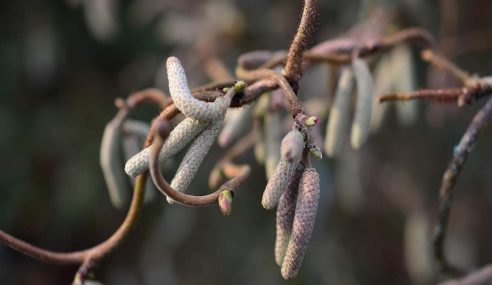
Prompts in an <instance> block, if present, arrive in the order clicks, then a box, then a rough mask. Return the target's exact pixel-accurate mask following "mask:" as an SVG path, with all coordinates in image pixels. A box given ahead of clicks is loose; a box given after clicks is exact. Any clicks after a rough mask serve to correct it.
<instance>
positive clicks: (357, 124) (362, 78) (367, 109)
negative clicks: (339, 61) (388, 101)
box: [350, 58, 374, 149]
mask: <svg viewBox="0 0 492 285" xmlns="http://www.w3.org/2000/svg"><path fill="white" fill-rule="evenodd" d="M352 68H353V70H354V76H355V81H356V82H357V105H356V108H355V114H354V120H353V122H352V133H351V137H350V141H351V143H352V147H353V148H354V149H359V148H360V147H361V146H362V144H364V142H365V141H366V139H367V137H368V135H369V131H370V127H371V114H372V98H373V97H374V96H373V94H374V87H373V80H372V76H371V73H370V71H369V67H368V66H367V64H366V63H365V61H364V60H362V59H359V58H356V59H354V61H353V62H352Z"/></svg>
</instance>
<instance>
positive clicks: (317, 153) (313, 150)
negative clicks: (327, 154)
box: [309, 146, 323, 160]
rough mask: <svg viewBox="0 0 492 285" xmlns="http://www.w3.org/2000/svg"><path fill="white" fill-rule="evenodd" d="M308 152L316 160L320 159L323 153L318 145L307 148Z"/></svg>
mask: <svg viewBox="0 0 492 285" xmlns="http://www.w3.org/2000/svg"><path fill="white" fill-rule="evenodd" d="M309 153H310V154H311V156H312V157H313V158H314V159H316V160H320V159H322V158H323V154H322V153H321V149H319V147H317V146H315V147H312V148H311V149H310V150H309Z"/></svg>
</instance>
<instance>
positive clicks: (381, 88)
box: [371, 57, 395, 133]
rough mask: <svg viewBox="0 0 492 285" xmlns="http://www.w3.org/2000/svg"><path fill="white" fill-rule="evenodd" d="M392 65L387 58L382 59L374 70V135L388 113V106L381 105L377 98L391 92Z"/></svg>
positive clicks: (372, 126)
mask: <svg viewBox="0 0 492 285" xmlns="http://www.w3.org/2000/svg"><path fill="white" fill-rule="evenodd" d="M393 66H394V65H393V64H392V63H391V60H390V59H389V58H388V57H383V58H382V59H381V60H380V61H379V62H378V63H377V65H376V68H375V69H374V94H375V95H376V96H374V98H373V100H372V118H371V132H372V133H375V132H377V131H378V130H379V129H380V128H381V125H382V124H383V121H384V118H385V116H386V113H387V111H388V104H381V103H380V102H379V100H378V98H377V96H380V95H383V94H387V93H390V92H392V86H393V81H394V77H393V74H394V73H395V71H394V70H393Z"/></svg>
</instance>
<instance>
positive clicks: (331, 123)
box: [324, 67, 354, 157]
mask: <svg viewBox="0 0 492 285" xmlns="http://www.w3.org/2000/svg"><path fill="white" fill-rule="evenodd" d="M353 78H354V75H353V73H352V70H351V69H350V67H344V68H343V70H342V74H341V75H340V79H339V80H338V85H337V91H336V94H335V102H334V103H333V105H332V107H331V109H330V118H329V120H328V124H327V125H326V137H325V145H324V148H325V152H326V154H327V155H328V156H329V157H335V156H336V155H337V154H338V153H340V151H341V148H342V146H343V133H344V132H345V131H346V130H348V127H349V120H350V103H351V101H352V100H351V99H352V89H353V86H354V84H353V81H354V80H353Z"/></svg>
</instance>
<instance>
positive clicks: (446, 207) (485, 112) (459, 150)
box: [433, 99, 492, 271]
mask: <svg viewBox="0 0 492 285" xmlns="http://www.w3.org/2000/svg"><path fill="white" fill-rule="evenodd" d="M491 119H492V99H489V100H488V101H487V103H486V104H485V106H484V107H482V109H481V110H480V111H479V112H478V113H477V114H476V115H475V117H474V118H473V121H472V122H471V124H470V126H469V127H468V129H467V130H466V132H465V134H464V135H463V137H462V138H461V141H460V143H459V144H458V145H457V146H456V147H455V149H454V151H453V153H454V154H453V158H452V159H451V162H450V163H449V165H448V168H447V169H446V172H444V176H443V178H442V183H441V189H440V193H439V195H440V202H439V222H438V225H437V226H436V229H435V235H434V240H433V244H434V256H435V258H436V261H437V262H438V266H439V267H440V268H441V270H443V271H454V270H453V268H452V267H451V266H450V265H449V263H448V261H447V259H446V256H445V254H444V242H445V239H446V229H447V226H448V221H449V215H450V212H451V207H452V205H453V196H454V185H455V183H456V180H457V178H458V176H459V174H460V173H461V169H462V167H463V165H464V163H465V161H466V159H467V158H468V155H469V154H470V152H471V151H472V149H473V146H474V145H475V142H476V140H477V138H478V135H479V134H480V132H481V131H482V129H483V128H484V127H485V125H486V123H487V122H488V121H490V120H491Z"/></svg>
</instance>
